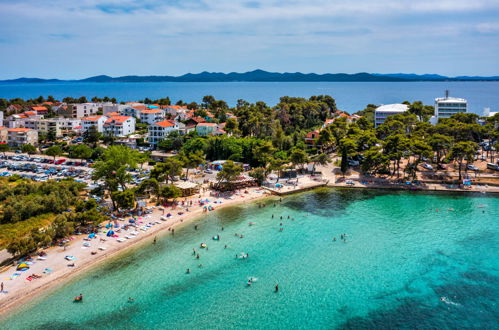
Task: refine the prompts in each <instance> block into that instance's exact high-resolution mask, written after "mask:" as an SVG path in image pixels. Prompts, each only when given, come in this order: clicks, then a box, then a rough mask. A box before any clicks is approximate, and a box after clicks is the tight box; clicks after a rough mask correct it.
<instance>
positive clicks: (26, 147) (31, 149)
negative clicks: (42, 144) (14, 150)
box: [21, 143, 37, 155]
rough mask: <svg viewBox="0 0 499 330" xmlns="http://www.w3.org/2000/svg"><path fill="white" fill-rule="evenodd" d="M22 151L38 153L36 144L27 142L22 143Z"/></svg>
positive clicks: (31, 153)
mask: <svg viewBox="0 0 499 330" xmlns="http://www.w3.org/2000/svg"><path fill="white" fill-rule="evenodd" d="M21 151H22V152H24V153H27V154H30V155H33V154H36V151H37V149H36V147H35V146H34V145H32V144H29V143H27V144H23V145H22V147H21Z"/></svg>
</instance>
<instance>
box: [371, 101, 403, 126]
mask: <svg viewBox="0 0 499 330" xmlns="http://www.w3.org/2000/svg"><path fill="white" fill-rule="evenodd" d="M408 109H409V107H408V106H407V105H406V104H401V103H396V104H384V105H382V106H379V107H377V108H376V110H374V127H378V126H379V125H381V124H383V123H384V122H385V120H386V118H388V117H389V116H393V115H396V114H398V113H404V112H406V111H407V110H408Z"/></svg>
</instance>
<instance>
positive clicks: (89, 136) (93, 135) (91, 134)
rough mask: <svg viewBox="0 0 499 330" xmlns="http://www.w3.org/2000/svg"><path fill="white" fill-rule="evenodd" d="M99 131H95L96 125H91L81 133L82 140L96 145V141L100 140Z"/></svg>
mask: <svg viewBox="0 0 499 330" xmlns="http://www.w3.org/2000/svg"><path fill="white" fill-rule="evenodd" d="M100 137H101V135H100V133H99V132H98V131H97V127H96V126H91V127H89V128H88V129H87V130H86V131H85V132H84V133H83V141H84V142H85V143H89V144H93V145H94V148H95V147H96V146H97V143H98V142H99V140H100Z"/></svg>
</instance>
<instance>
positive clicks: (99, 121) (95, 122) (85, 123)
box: [81, 116, 108, 133]
mask: <svg viewBox="0 0 499 330" xmlns="http://www.w3.org/2000/svg"><path fill="white" fill-rule="evenodd" d="M107 119H108V117H106V116H88V117H83V118H81V126H82V131H83V132H86V131H88V130H89V129H90V128H91V127H95V129H96V130H97V132H99V133H102V132H104V123H105V122H106V120H107Z"/></svg>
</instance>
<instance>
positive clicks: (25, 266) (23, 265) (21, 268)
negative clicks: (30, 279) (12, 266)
mask: <svg viewBox="0 0 499 330" xmlns="http://www.w3.org/2000/svg"><path fill="white" fill-rule="evenodd" d="M16 269H17V270H19V271H21V272H24V271H26V270H28V269H29V266H28V264H26V263H24V262H21V263H20V264H19V265H17V268H16Z"/></svg>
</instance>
